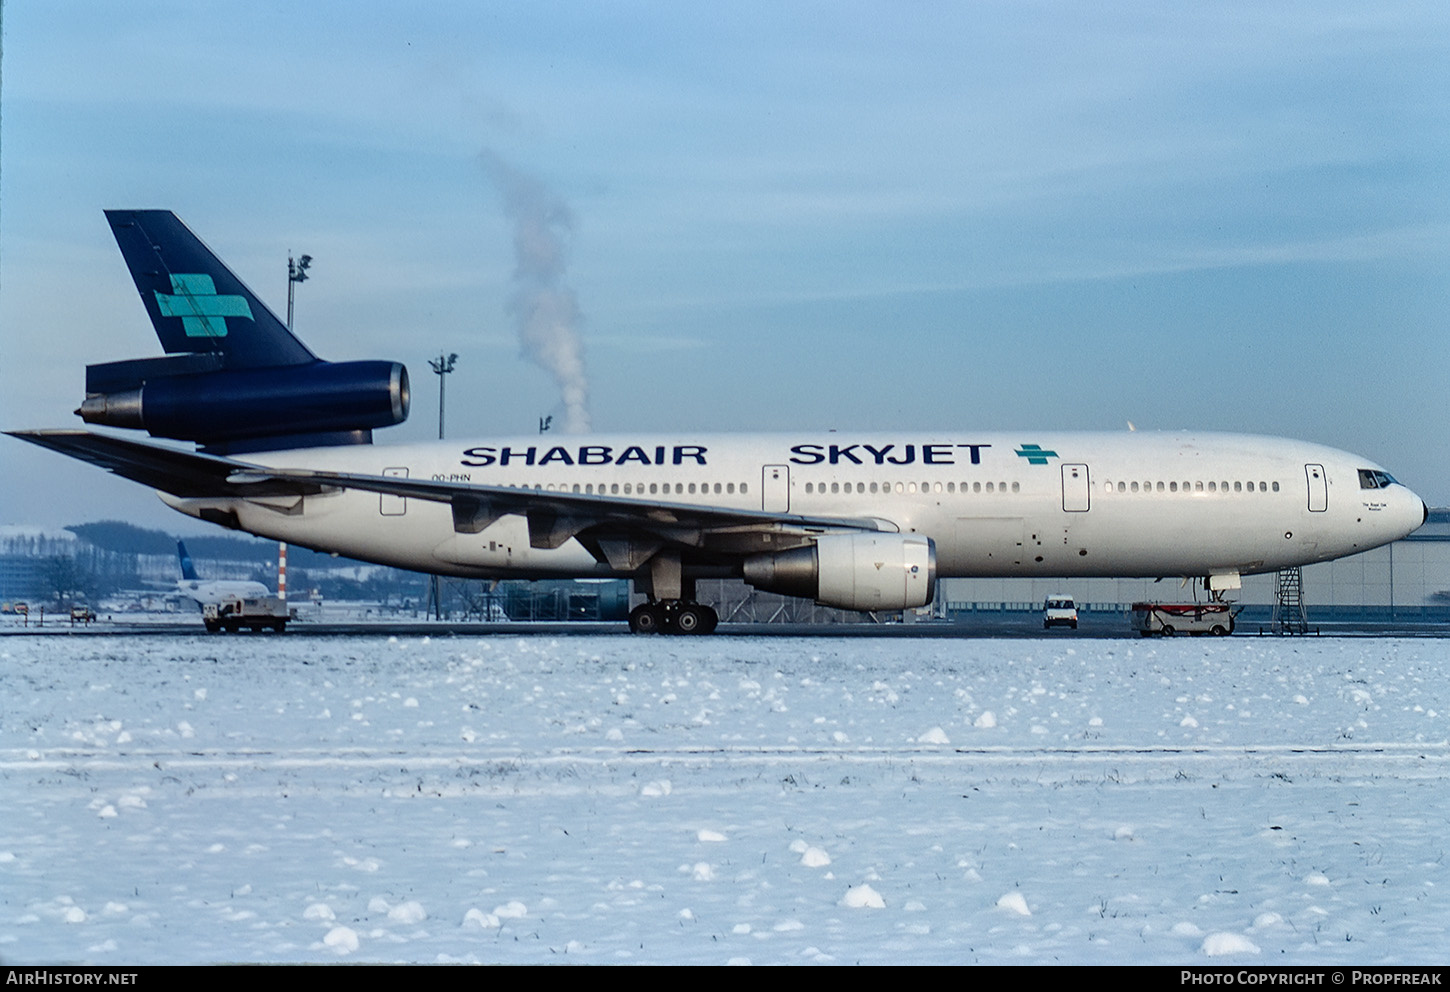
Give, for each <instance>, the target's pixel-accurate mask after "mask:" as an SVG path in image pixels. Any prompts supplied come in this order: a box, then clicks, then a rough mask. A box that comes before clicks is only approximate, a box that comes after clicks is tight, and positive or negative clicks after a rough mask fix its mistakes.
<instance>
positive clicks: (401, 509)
mask: <svg viewBox="0 0 1450 992" xmlns="http://www.w3.org/2000/svg"><path fill="white" fill-rule="evenodd" d="M383 475H385V476H387V477H388V478H389V479H406V478H407V477H408V470H407V469H405V468H385V469H383ZM378 512H379V513H381V514H382V515H383V516H385V517H401V516H402V515H403V514H405V513H407V512H408V500H407V497H405V496H390V495H389V494H387V493H379V494H378Z"/></svg>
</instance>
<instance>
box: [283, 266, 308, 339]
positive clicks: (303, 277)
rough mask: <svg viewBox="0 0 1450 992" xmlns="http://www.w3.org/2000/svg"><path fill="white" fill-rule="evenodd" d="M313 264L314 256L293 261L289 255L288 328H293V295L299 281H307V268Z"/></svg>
mask: <svg viewBox="0 0 1450 992" xmlns="http://www.w3.org/2000/svg"><path fill="white" fill-rule="evenodd" d="M311 266H312V256H311V255H303V256H302V257H301V258H299V259H297V260H296V261H293V259H292V256H291V255H288V256H287V330H289V331H290V330H292V296H293V292H292V291H293V290H294V289H295V288H296V287H297V284H298V283H299V282H306V281H307V270H308V269H309V268H311Z"/></svg>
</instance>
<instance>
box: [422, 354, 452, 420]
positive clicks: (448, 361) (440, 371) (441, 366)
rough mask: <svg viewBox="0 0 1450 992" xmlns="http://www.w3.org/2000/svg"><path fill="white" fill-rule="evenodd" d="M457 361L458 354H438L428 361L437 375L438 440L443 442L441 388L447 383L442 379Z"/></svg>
mask: <svg viewBox="0 0 1450 992" xmlns="http://www.w3.org/2000/svg"><path fill="white" fill-rule="evenodd" d="M457 361H458V353H457V352H454V353H453V354H450V355H444V354H443V353H442V352H439V353H438V357H437V358H430V359H428V364H429V365H431V366H432V367H433V371H434V372H435V373H437V375H438V440H440V441H441V440H443V386H444V384H445V383H446V382H447V380H446V379H444V378H443V377H444V376H446V375H447V374H448V373H450V372H452V371H453V366H454V364H455V363H456V362H457Z"/></svg>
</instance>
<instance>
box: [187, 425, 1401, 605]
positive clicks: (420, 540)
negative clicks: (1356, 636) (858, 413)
mask: <svg viewBox="0 0 1450 992" xmlns="http://www.w3.org/2000/svg"><path fill="white" fill-rule="evenodd" d="M245 460H246V461H249V462H253V463H256V464H261V465H266V466H271V467H294V468H309V469H313V470H325V471H333V472H348V473H355V474H365V475H373V476H391V477H400V478H408V479H410V480H439V481H445V482H454V483H466V484H469V485H479V486H502V487H513V488H522V489H536V490H542V491H545V492H549V491H553V492H568V493H579V494H584V495H598V496H607V497H609V498H611V499H620V500H631V501H635V502H637V503H640V504H647V505H653V504H670V505H674V506H710V507H725V508H731V509H740V510H754V511H764V512H767V513H772V514H778V515H781V516H782V517H786V516H791V515H802V516H807V517H810V518H822V517H837V518H842V519H849V520H856V521H859V520H866V519H869V520H875V521H878V525H877V526H878V527H879V529H883V530H888V531H889V530H897V531H899V532H901V533H917V534H921V535H925V536H927V537H930V538H931V539H932V540H933V541H934V542H935V546H936V555H937V574H938V575H939V576H940V577H969V576H1125V577H1139V576H1146V577H1157V576H1180V575H1181V576H1195V577H1202V576H1210V575H1234V574H1240V575H1241V574H1250V573H1256V572H1266V571H1273V570H1275V569H1279V568H1284V567H1289V566H1294V565H1304V564H1309V563H1311V562H1316V561H1325V560H1329V559H1332V558H1339V557H1342V556H1344V555H1350V554H1354V553H1356V552H1359V551H1364V550H1366V549H1369V548H1373V547H1377V546H1379V545H1383V544H1386V543H1389V542H1391V541H1395V540H1398V539H1399V538H1401V537H1403V536H1405V535H1406V534H1408V533H1410V532H1411V531H1413V530H1414V529H1415V528H1417V527H1418V526H1419V525H1420V524H1421V523H1422V521H1423V518H1424V512H1425V510H1424V504H1423V503H1422V502H1421V500H1420V499H1419V498H1418V497H1417V496H1415V494H1414V493H1412V492H1410V491H1409V490H1408V489H1407V488H1406V487H1404V486H1403V485H1400V484H1398V483H1395V482H1393V481H1392V480H1389V481H1384V482H1383V484H1380V483H1379V480H1388V479H1389V477H1388V476H1387V475H1386V474H1385V473H1384V471H1383V469H1381V468H1379V466H1377V465H1375V464H1374V463H1372V462H1370V461H1368V460H1367V459H1364V458H1361V457H1359V456H1357V455H1353V454H1349V453H1346V452H1343V451H1338V450H1335V449H1333V448H1328V447H1324V446H1321V445H1315V444H1308V443H1303V442H1298V441H1291V440H1285V439H1280V438H1271V437H1255V436H1246V435H1232V434H1206V433H1187V432H1185V433H1147V432H1138V433H1132V432H1123V433H1046V432H1043V433H1036V432H1032V431H1024V432H1017V433H1012V434H1000V433H987V434H975V433H949V434H930V435H926V434H922V435H909V434H875V435H873V434H864V433H850V432H847V433H834V432H832V433H826V434H800V435H794V434H792V435H698V436H696V435H688V436H684V435H682V436H674V437H642V436H633V435H623V436H556V435H541V436H535V437H521V438H506V439H496V440H485V441H447V442H436V443H428V444H418V445H407V446H384V445H358V446H350V447H338V448H313V449H303V450H296V451H280V452H267V453H257V454H254V455H248V456H245ZM1365 472H1369V473H1370V476H1369V483H1367V482H1366V477H1365V475H1364V473H1365ZM163 498H164V499H166V501H167V502H168V503H169V504H171V505H172V506H175V507H176V508H177V509H180V510H182V511H183V512H187V513H191V514H194V515H200V513H201V511H202V510H203V509H204V508H213V509H222V510H226V511H230V512H234V513H235V514H236V518H237V520H238V521H239V522H240V524H241V526H242V528H243V529H245V530H247V531H250V532H252V533H255V534H260V535H263V536H266V537H270V538H275V539H277V540H284V541H289V542H292V543H296V544H302V545H305V546H309V547H314V548H319V549H324V550H328V551H334V552H337V553H340V554H343V555H346V556H349V557H353V558H360V559H364V560H367V561H373V562H378V563H382V564H388V565H395V566H399V567H402V568H409V569H417V570H421V571H429V572H441V573H445V574H454V575H463V576H478V577H502V578H508V577H546V576H577V577H583V576H594V577H597V576H608V575H618V574H623V573H620V572H618V571H616V570H612V569H611V568H610V567H608V566H607V565H605V564H602V563H601V562H600V561H598V560H596V557H595V556H593V555H591V554H590V553H589V552H588V551H587V550H586V549H585V548H584V546H582V545H581V544H580V543H579V542H578V541H577V540H573V539H570V540H567V541H565V542H564V543H563V544H562V545H561V546H559V547H557V548H550V549H541V548H535V547H531V546H530V541H529V532H528V526H527V522H526V520H525V519H524V517H523V516H522V515H507V516H503V517H501V518H499V519H497V520H495V521H493V522H492V523H490V524H489V525H488V526H487V527H485V528H484V529H482V530H481V531H480V532H478V533H458V532H455V529H454V526H453V517H452V514H451V512H450V508H449V505H448V504H447V503H446V502H443V503H440V502H431V501H427V500H422V499H409V498H403V497H399V496H394V495H380V494H378V493H371V492H365V491H357V490H340V491H330V492H326V493H323V494H321V495H316V496H306V497H300V498H298V497H287V498H276V499H270V500H269V499H261V500H255V501H253V500H218V499H210V500H183V499H177V498H175V497H169V496H163Z"/></svg>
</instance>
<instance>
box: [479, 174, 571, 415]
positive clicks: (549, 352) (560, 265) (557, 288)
mask: <svg viewBox="0 0 1450 992" xmlns="http://www.w3.org/2000/svg"><path fill="white" fill-rule="evenodd" d="M480 157H481V160H482V162H483V166H484V168H485V169H486V170H487V171H488V174H489V177H490V178H491V179H492V180H493V183H494V185H495V186H496V187H497V188H498V191H499V194H500V195H501V196H502V197H503V203H504V209H505V211H506V212H507V213H508V216H509V220H511V221H512V222H513V226H514V256H515V268H514V277H513V283H514V289H513V293H512V294H511V295H510V296H509V304H508V309H509V313H510V314H512V315H513V318H514V321H515V323H516V324H517V327H518V334H519V345H520V347H521V348H522V349H523V353H524V355H526V356H527V357H528V358H529V359H530V360H531V361H533V362H534V363H535V364H536V365H538V366H539V367H540V368H542V369H544V370H545V371H546V372H548V373H549V374H550V375H552V376H553V377H554V381H555V382H557V383H558V384H559V394H560V397H561V399H562V401H563V404H564V429H565V430H566V431H569V432H570V433H575V434H579V433H585V432H587V431H588V430H589V381H588V378H587V377H586V375H585V373H584V348H583V342H582V341H581V340H580V338H579V322H580V314H579V304H578V301H577V300H576V299H575V297H574V291H573V290H572V289H570V288H569V287H568V285H567V284H566V283H565V281H564V269H565V263H566V261H567V258H566V256H567V254H568V247H569V239H570V237H571V236H572V235H573V233H574V217H573V214H572V213H571V212H570V211H569V208H568V206H567V205H566V204H565V203H564V202H563V201H562V200H560V199H559V198H558V197H557V196H555V195H554V194H553V192H551V191H550V190H549V189H548V188H547V187H546V186H544V184H543V183H541V182H540V181H539V180H537V179H535V178H534V177H532V176H528V175H525V174H524V173H522V172H520V171H519V170H518V169H515V168H514V167H513V166H511V165H509V164H508V163H507V162H505V161H504V160H503V159H502V158H500V157H499V156H498V155H497V154H496V153H495V152H493V151H491V150H485V151H484V152H483V154H482V156H480Z"/></svg>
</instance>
